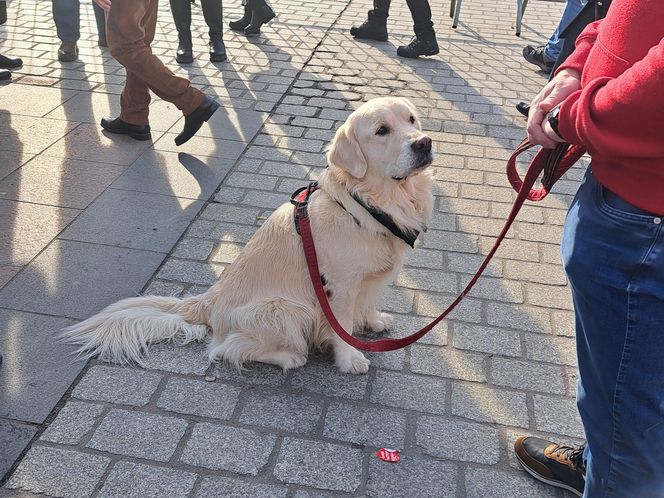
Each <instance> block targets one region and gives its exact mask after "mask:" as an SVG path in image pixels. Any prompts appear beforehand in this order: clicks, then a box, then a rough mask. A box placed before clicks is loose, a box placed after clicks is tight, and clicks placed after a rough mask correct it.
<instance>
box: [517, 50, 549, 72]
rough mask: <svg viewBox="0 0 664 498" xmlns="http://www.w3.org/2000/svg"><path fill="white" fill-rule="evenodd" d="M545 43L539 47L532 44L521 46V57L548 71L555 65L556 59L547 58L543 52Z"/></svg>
mask: <svg viewBox="0 0 664 498" xmlns="http://www.w3.org/2000/svg"><path fill="white" fill-rule="evenodd" d="M545 48H546V45H542V46H539V47H533V46H532V45H526V46H525V47H523V58H524V59H526V60H527V61H528V62H530V63H531V64H535V65H536V66H537V67H539V68H540V69H541V70H542V71H545V72H547V73H550V72H551V70H552V69H553V66H555V64H556V61H552V60H549V58H548V57H547V56H546V54H545V53H544V51H545Z"/></svg>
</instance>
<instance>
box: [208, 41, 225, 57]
mask: <svg viewBox="0 0 664 498" xmlns="http://www.w3.org/2000/svg"><path fill="white" fill-rule="evenodd" d="M209 45H210V62H224V61H225V60H226V59H228V57H227V56H226V45H224V40H222V39H219V38H215V39H211V40H210V43H209Z"/></svg>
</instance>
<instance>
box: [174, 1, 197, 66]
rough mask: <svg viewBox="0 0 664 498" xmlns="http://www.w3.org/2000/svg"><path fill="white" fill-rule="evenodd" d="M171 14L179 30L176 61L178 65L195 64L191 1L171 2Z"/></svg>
mask: <svg viewBox="0 0 664 498" xmlns="http://www.w3.org/2000/svg"><path fill="white" fill-rule="evenodd" d="M171 12H172V13H173V20H174V21H175V28H176V29H177V30H178V49H177V52H176V53H175V60H176V61H177V63H178V64H191V63H192V62H194V47H193V43H192V41H191V3H190V2H189V0H171Z"/></svg>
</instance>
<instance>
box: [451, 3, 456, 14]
mask: <svg viewBox="0 0 664 498" xmlns="http://www.w3.org/2000/svg"><path fill="white" fill-rule="evenodd" d="M455 4H456V0H452V2H451V3H450V18H453V17H454V9H455Z"/></svg>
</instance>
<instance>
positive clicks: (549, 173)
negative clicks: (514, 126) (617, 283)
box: [291, 140, 585, 351]
mask: <svg viewBox="0 0 664 498" xmlns="http://www.w3.org/2000/svg"><path fill="white" fill-rule="evenodd" d="M532 147H534V146H533V145H532V144H531V143H530V142H528V140H524V141H523V142H521V144H519V146H518V147H517V148H516V150H515V151H514V152H513V153H512V156H511V157H510V158H509V160H508V161H507V179H508V181H509V182H510V184H511V185H512V188H513V189H514V190H515V191H516V192H517V193H518V194H517V196H516V199H515V201H514V204H513V205H512V210H511V211H510V214H509V216H508V217H507V220H506V221H505V225H504V226H503V228H502V230H501V232H500V234H499V235H498V238H497V239H496V242H495V243H494V245H493V247H492V248H491V250H490V251H489V253H488V254H487V256H486V258H485V259H484V261H483V262H482V264H481V265H480V267H479V270H478V271H477V273H475V275H474V276H473V278H472V279H471V280H470V282H468V284H467V285H466V287H465V288H464V289H463V290H462V291H461V294H459V295H458V296H457V298H456V299H455V300H454V301H453V302H452V304H450V305H449V306H448V308H447V309H446V310H445V311H443V313H442V314H440V315H439V316H438V317H437V318H436V319H434V320H433V321H432V322H431V323H430V324H429V325H427V326H425V327H424V328H422V329H421V330H419V331H417V332H414V333H412V334H410V335H408V336H406V337H401V338H395V339H392V338H389V339H378V340H375V341H365V340H362V339H358V338H357V337H353V336H352V335H351V334H350V333H349V332H347V331H346V330H344V328H343V327H342V326H341V324H340V323H339V321H338V320H337V318H336V317H335V316H334V313H333V312H332V308H331V307H330V303H329V301H328V299H327V295H326V294H325V289H324V288H323V285H324V284H323V283H322V281H323V277H321V274H320V271H319V269H318V258H317V256H316V247H315V245H314V240H313V236H312V234H311V223H310V219H309V211H308V205H309V197H310V196H311V194H313V193H314V192H315V191H316V190H318V188H319V187H318V182H311V183H310V184H309V185H307V186H306V187H302V188H300V189H299V190H297V191H296V192H295V193H293V195H292V196H291V203H292V204H294V206H295V210H294V214H293V216H294V221H295V229H296V230H297V233H298V234H300V237H301V238H302V246H303V249H304V255H305V257H306V260H307V267H308V268H309V276H310V278H311V283H312V284H313V287H314V291H315V292H316V297H317V298H318V303H319V304H320V306H321V308H322V310H323V313H324V314H325V318H327V321H328V322H329V324H330V326H331V327H332V329H333V330H334V331H335V333H336V334H337V335H338V336H339V337H340V338H341V339H342V340H343V341H344V342H346V343H348V344H349V345H351V346H353V347H354V348H357V349H361V350H363V351H394V350H395V349H401V348H404V347H406V346H409V345H411V344H412V343H414V342H415V341H417V340H418V339H420V338H421V337H423V336H424V335H426V334H427V333H428V332H430V331H431V330H432V329H433V328H434V327H435V326H436V325H438V323H440V322H441V321H442V320H443V318H445V317H446V316H447V315H448V314H449V313H451V312H452V310H453V309H454V308H456V307H457V305H458V304H459V303H460V302H461V301H462V300H463V298H464V297H466V295H467V294H468V293H469V292H470V290H471V289H472V288H473V286H474V285H475V283H476V282H477V280H478V279H479V278H480V276H481V275H482V273H483V272H484V270H485V269H486V267H487V266H488V265H489V262H490V261H491V258H493V255H494V254H495V253H496V251H497V250H498V247H500V243H501V242H502V241H503V239H504V238H505V235H506V234H507V232H508V231H509V229H510V227H511V226H512V223H513V222H514V220H515V219H516V216H517V214H518V213H519V210H520V209H521V206H523V203H524V202H525V201H526V199H528V200H531V201H541V200H542V199H544V198H545V197H546V196H547V195H548V193H549V192H550V191H551V188H552V187H553V185H554V184H555V183H556V181H558V180H559V179H560V177H561V176H563V175H564V174H565V172H566V171H567V170H568V169H570V168H571V167H572V166H573V165H574V163H576V162H577V161H578V160H579V159H580V158H581V156H583V154H584V153H585V148H584V147H582V146H579V145H570V144H566V143H560V144H558V145H557V147H556V148H555V149H540V150H539V152H538V153H537V154H536V155H535V157H534V158H533V160H532V161H531V162H530V165H529V166H528V170H527V171H526V174H525V176H524V178H523V179H521V177H520V176H519V172H518V171H517V167H516V161H517V158H518V157H519V156H520V155H521V154H522V153H524V152H525V151H527V150H529V149H531V148H532ZM542 172H543V176H542V180H541V186H540V187H539V188H537V189H534V188H533V186H534V185H535V182H536V181H537V178H538V177H539V175H540V173H542ZM374 218H375V216H374ZM383 226H385V225H383ZM386 228H387V227H386ZM388 230H389V228H388ZM390 231H391V230H390ZM392 233H394V232H392ZM394 235H395V236H397V237H398V235H397V234H394ZM399 238H401V237H399ZM415 238H417V235H416V236H415ZM402 240H404V239H402ZM413 242H414V239H413ZM406 243H408V242H407V241H406ZM409 245H411V246H412V244H409Z"/></svg>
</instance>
